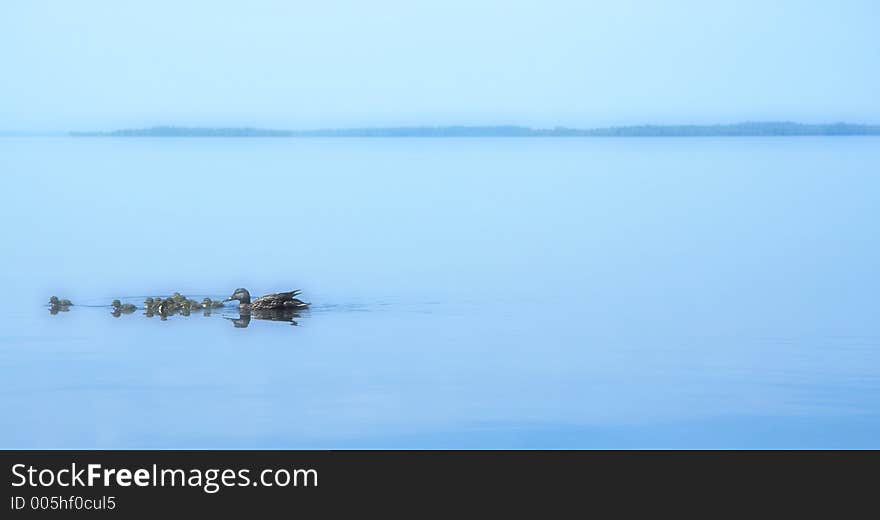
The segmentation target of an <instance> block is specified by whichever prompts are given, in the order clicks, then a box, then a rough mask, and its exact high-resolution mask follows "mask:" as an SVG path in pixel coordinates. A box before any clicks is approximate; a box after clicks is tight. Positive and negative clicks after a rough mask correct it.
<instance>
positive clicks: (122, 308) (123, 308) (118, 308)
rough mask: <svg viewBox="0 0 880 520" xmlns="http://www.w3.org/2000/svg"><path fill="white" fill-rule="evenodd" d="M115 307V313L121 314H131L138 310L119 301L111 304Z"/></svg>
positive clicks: (129, 304)
mask: <svg viewBox="0 0 880 520" xmlns="http://www.w3.org/2000/svg"><path fill="white" fill-rule="evenodd" d="M110 305H111V306H112V307H113V311H114V312H121V313H123V314H131V313H132V312H134V311H136V310H137V307H135V306H134V305H133V304H131V303H122V302H121V301H119V300H113V303H111V304H110Z"/></svg>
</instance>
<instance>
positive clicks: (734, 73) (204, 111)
mask: <svg viewBox="0 0 880 520" xmlns="http://www.w3.org/2000/svg"><path fill="white" fill-rule="evenodd" d="M878 28H880V2H877V0H834V1H832V0H828V1H815V0H792V1H788V0H777V1H773V2H767V1H765V0H716V1H712V2H706V1H704V0H675V1H648V0H643V1H636V0H628V1H627V0H613V1H612V0H608V1H602V2H596V1H585V0H568V1H565V0H540V1H531V2H517V1H513V0H463V1H460V0H442V1H413V0H371V1H333V0H322V1H320V2H318V1H311V0H310V1H299V2H298V1H293V0H289V1H282V0H278V1H273V0H239V1H234V2H233V1H223V0H205V1H192V0H191V1H181V0H149V1H134V0H132V1H125V2H120V1H118V0H116V1H112V0H108V1H96V0H78V1H76V2H71V1H66V0H55V1H40V0H2V1H0V65H2V69H0V70H2V72H0V74H2V76H0V80H2V81H0V129H23V130H32V129H55V130H68V129H106V128H117V127H131V126H145V125H153V124H164V123H170V124H190V125H219V124H223V125H245V124H247V125H256V126H268V127H285V128H302V127H327V126H363V125H409V124H449V123H464V124H495V123H522V124H529V125H536V126H543V125H555V124H563V125H571V126H593V125H606V124H626V123H638V122H656V123H672V122H731V121H740V120H754V119H795V120H801V121H808V122H810V121H827V120H849V121H854V122H872V123H876V122H880V29H878Z"/></svg>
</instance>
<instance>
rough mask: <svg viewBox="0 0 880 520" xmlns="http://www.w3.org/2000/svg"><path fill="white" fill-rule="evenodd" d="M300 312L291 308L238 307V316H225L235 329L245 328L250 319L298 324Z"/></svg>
mask: <svg viewBox="0 0 880 520" xmlns="http://www.w3.org/2000/svg"><path fill="white" fill-rule="evenodd" d="M301 317H302V314H300V313H299V312H297V311H295V310H291V309H264V310H256V309H239V313H238V318H226V317H225V316H224V318H225V319H227V320H229V321H231V322H232V325H233V326H234V327H235V328H237V329H246V328H247V327H248V325H250V324H251V319H255V320H268V321H285V322H288V323H290V324H291V325H293V326H297V325H299V323H297V321H296V319H297V318H301Z"/></svg>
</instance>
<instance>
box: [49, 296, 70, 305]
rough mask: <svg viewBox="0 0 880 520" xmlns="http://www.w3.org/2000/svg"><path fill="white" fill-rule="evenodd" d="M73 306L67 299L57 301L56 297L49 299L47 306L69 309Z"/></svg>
mask: <svg viewBox="0 0 880 520" xmlns="http://www.w3.org/2000/svg"><path fill="white" fill-rule="evenodd" d="M71 305H73V303H71V301H70V300H67V299H63V300H62V299H59V298H58V297H57V296H53V297H51V298H49V306H51V307H70V306H71Z"/></svg>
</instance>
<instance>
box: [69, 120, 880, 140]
mask: <svg viewBox="0 0 880 520" xmlns="http://www.w3.org/2000/svg"><path fill="white" fill-rule="evenodd" d="M70 134H71V135H72V136H75V137H760V136H835V135H880V126H878V125H860V124H851V123H833V124H818V125H811V124H801V123H792V122H747V123H736V124H730V125H641V126H613V127H605V128H567V127H562V126H557V127H554V128H530V127H526V126H513V125H505V126H402V127H375V128H336V129H324V130H268V129H262V128H205V127H181V126H154V127H151V128H138V129H127V130H114V131H111V132H71V133H70Z"/></svg>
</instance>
